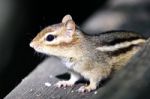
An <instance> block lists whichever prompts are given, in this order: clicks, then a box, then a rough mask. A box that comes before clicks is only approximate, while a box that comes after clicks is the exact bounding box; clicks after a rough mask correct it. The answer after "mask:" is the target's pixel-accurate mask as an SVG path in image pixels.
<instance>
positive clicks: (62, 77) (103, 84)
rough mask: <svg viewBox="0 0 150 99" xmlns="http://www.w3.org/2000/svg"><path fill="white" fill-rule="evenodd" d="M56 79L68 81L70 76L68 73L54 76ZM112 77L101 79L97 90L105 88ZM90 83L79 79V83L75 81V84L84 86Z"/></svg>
mask: <svg viewBox="0 0 150 99" xmlns="http://www.w3.org/2000/svg"><path fill="white" fill-rule="evenodd" d="M55 77H56V78H58V79H60V80H69V79H70V74H69V73H67V72H66V73H63V74H59V75H56V76H55ZM111 78H112V77H108V78H106V79H103V80H102V81H100V82H99V85H98V88H100V87H103V86H105V84H107V82H109V80H111ZM89 83H90V82H89V80H87V79H84V78H81V79H80V80H79V81H77V82H76V83H75V84H76V85H77V84H85V85H88V84H89ZM98 88H97V89H98Z"/></svg>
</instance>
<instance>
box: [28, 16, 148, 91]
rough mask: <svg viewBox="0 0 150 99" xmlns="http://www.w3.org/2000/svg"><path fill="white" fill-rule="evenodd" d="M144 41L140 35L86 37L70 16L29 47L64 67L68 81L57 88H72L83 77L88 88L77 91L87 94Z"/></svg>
mask: <svg viewBox="0 0 150 99" xmlns="http://www.w3.org/2000/svg"><path fill="white" fill-rule="evenodd" d="M145 41H146V39H145V38H144V37H142V36H141V35H139V34H136V33H134V32H127V31H110V32H104V33H100V34H87V33H84V32H83V31H82V30H81V29H79V27H78V26H77V25H76V24H75V22H74V21H73V19H72V17H71V15H66V16H64V17H63V19H62V22H61V23H58V24H54V25H51V26H48V27H46V28H44V29H43V30H42V31H41V32H40V33H38V34H37V36H36V37H35V38H34V39H33V40H32V41H31V43H30V47H32V48H34V49H35V50H36V51H37V52H41V53H45V54H48V55H54V56H57V57H59V58H60V59H61V60H62V62H63V63H64V64H65V65H66V67H67V68H68V70H69V72H70V75H71V76H70V79H69V80H67V81H59V82H57V83H56V86H57V87H68V86H73V85H74V84H75V83H76V81H78V80H79V79H80V78H81V77H83V78H85V79H87V80H89V85H87V86H81V87H80V88H79V89H78V91H79V92H90V91H92V90H95V89H97V86H98V85H99V83H100V81H101V80H103V79H106V78H108V77H109V76H110V75H111V74H112V72H113V71H116V70H120V69H121V68H122V67H123V66H124V65H125V64H126V63H127V62H128V61H129V60H130V58H131V57H132V56H133V55H134V54H135V53H136V52H137V51H138V50H139V49H140V48H141V45H143V44H144V43H145Z"/></svg>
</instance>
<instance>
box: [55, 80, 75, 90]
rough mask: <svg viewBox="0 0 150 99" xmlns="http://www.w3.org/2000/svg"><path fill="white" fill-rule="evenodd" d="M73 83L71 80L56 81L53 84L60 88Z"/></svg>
mask: <svg viewBox="0 0 150 99" xmlns="http://www.w3.org/2000/svg"><path fill="white" fill-rule="evenodd" d="M73 85H74V82H71V81H69V80H68V81H64V80H63V81H58V82H57V83H56V84H55V86H56V87H58V88H60V87H69V86H73Z"/></svg>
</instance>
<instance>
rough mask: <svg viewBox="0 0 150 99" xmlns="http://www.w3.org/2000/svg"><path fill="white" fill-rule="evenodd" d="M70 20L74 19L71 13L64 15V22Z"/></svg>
mask: <svg viewBox="0 0 150 99" xmlns="http://www.w3.org/2000/svg"><path fill="white" fill-rule="evenodd" d="M69 20H72V17H71V15H69V14H67V15H65V16H64V17H63V19H62V23H64V24H66V23H67V22H68V21H69Z"/></svg>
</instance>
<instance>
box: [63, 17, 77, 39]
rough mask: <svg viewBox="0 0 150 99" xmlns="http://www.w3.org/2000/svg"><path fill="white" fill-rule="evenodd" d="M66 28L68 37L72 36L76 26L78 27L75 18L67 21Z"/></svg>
mask: <svg viewBox="0 0 150 99" xmlns="http://www.w3.org/2000/svg"><path fill="white" fill-rule="evenodd" d="M65 28H66V32H65V33H66V35H67V36H68V37H72V36H73V34H74V33H75V28H76V24H75V23H74V21H73V20H69V21H67V23H66V24H65Z"/></svg>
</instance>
